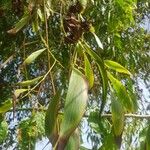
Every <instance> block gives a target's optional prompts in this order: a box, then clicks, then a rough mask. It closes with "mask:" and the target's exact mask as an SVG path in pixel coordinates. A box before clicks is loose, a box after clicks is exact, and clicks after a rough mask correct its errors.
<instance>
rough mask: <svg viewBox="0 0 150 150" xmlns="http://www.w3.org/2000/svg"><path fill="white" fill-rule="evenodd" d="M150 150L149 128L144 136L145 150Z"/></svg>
mask: <svg viewBox="0 0 150 150" xmlns="http://www.w3.org/2000/svg"><path fill="white" fill-rule="evenodd" d="M149 149H150V126H149V127H148V130H147V134H146V150H149Z"/></svg>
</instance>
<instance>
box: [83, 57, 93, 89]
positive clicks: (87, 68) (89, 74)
mask: <svg viewBox="0 0 150 150" xmlns="http://www.w3.org/2000/svg"><path fill="white" fill-rule="evenodd" d="M84 64H85V75H86V77H87V79H88V82H89V89H91V88H92V87H93V84H94V74H93V70H92V67H91V64H90V62H89V60H88V58H87V56H86V54H84Z"/></svg>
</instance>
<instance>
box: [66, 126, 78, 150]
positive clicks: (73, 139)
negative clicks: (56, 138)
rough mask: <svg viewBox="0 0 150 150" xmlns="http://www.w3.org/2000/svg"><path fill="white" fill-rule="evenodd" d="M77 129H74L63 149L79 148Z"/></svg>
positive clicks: (74, 149) (72, 149)
mask: <svg viewBox="0 0 150 150" xmlns="http://www.w3.org/2000/svg"><path fill="white" fill-rule="evenodd" d="M79 136H80V135H79V131H78V129H76V130H75V131H74V132H73V134H72V135H71V136H70V138H69V140H68V142H67V145H66V147H65V150H79V143H80V137H79Z"/></svg>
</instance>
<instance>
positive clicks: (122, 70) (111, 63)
mask: <svg viewBox="0 0 150 150" xmlns="http://www.w3.org/2000/svg"><path fill="white" fill-rule="evenodd" d="M104 63H105V65H106V66H107V67H108V68H110V69H113V70H115V71H117V72H120V73H125V74H128V75H131V73H130V72H129V71H128V70H127V69H126V68H124V67H123V66H122V65H120V64H119V63H117V62H115V61H111V60H104Z"/></svg>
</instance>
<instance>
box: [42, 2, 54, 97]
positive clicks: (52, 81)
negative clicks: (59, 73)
mask: <svg viewBox="0 0 150 150" xmlns="http://www.w3.org/2000/svg"><path fill="white" fill-rule="evenodd" d="M45 8H46V6H45V0H44V19H45V32H46V40H45V41H46V45H47V56H48V70H50V68H51V64H50V54H49V51H50V48H49V42H48V23H47V15H46V10H45ZM49 75H50V80H51V84H52V89H53V94H54V95H55V94H56V90H55V85H54V80H53V76H52V72H51V71H50V73H49Z"/></svg>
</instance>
